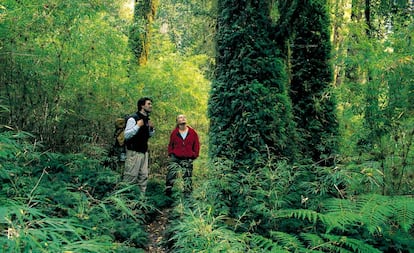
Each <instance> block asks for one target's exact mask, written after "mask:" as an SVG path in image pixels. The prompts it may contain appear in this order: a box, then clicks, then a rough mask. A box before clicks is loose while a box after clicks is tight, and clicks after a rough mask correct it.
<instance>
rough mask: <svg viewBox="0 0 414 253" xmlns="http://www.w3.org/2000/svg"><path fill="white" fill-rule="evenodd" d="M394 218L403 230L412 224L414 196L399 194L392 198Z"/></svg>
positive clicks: (413, 220) (413, 222) (407, 229)
mask: <svg viewBox="0 0 414 253" xmlns="http://www.w3.org/2000/svg"><path fill="white" fill-rule="evenodd" d="M393 207H394V215H395V220H396V221H397V223H398V225H399V226H400V227H401V229H402V230H403V231H404V232H408V231H409V230H410V228H411V227H413V224H414V198H412V197H406V196H399V197H394V198H393Z"/></svg>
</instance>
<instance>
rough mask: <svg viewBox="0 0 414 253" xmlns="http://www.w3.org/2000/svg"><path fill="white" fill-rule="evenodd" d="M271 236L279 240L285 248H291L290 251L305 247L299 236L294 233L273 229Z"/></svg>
mask: <svg viewBox="0 0 414 253" xmlns="http://www.w3.org/2000/svg"><path fill="white" fill-rule="evenodd" d="M270 236H271V238H272V239H274V240H275V241H277V242H279V243H280V244H281V245H282V246H283V247H284V248H286V249H289V250H290V251H296V250H298V249H301V248H305V246H304V245H303V243H302V242H301V241H300V240H299V238H298V237H296V236H294V235H291V234H288V233H284V232H277V231H271V232H270Z"/></svg>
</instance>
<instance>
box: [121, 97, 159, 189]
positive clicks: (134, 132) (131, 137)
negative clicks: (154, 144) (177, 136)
mask: <svg viewBox="0 0 414 253" xmlns="http://www.w3.org/2000/svg"><path fill="white" fill-rule="evenodd" d="M137 108H138V111H137V112H136V113H135V114H133V115H132V116H131V117H130V118H129V119H128V121H127V124H126V127H125V143H126V160H125V171H124V181H126V182H129V183H135V182H136V183H137V184H138V186H139V187H140V189H141V193H142V194H144V193H145V191H146V189H147V181H148V139H149V138H150V137H151V136H152V135H153V134H154V132H155V130H154V126H153V124H152V122H151V120H150V119H149V114H150V113H151V112H152V100H151V99H150V98H148V97H143V98H140V99H139V100H138V102H137Z"/></svg>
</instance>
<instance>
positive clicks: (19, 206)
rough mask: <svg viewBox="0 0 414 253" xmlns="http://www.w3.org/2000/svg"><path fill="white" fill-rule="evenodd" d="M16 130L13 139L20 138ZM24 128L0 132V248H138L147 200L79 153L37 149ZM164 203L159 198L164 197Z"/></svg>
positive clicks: (150, 205) (143, 239) (150, 207)
mask: <svg viewBox="0 0 414 253" xmlns="http://www.w3.org/2000/svg"><path fill="white" fill-rule="evenodd" d="M19 136H20V137H19ZM26 136H27V135H24V134H14V133H12V132H2V133H0V141H1V142H0V143H1V145H0V160H1V166H0V175H1V176H0V181H1V184H0V185H1V187H0V202H1V208H0V214H1V218H0V230H1V231H2V233H1V235H0V241H1V247H2V252H61V251H74V252H124V251H128V250H132V249H135V252H136V251H137V250H138V249H139V248H144V246H145V245H146V243H147V240H148V238H147V233H146V232H145V230H144V226H143V224H144V223H145V222H146V220H147V219H148V218H149V217H151V216H152V215H154V213H155V212H156V207H157V206H160V205H162V204H163V202H162V201H161V200H159V198H160V197H159V196H160V195H161V196H162V190H158V194H155V193H156V191H155V190H154V189H157V188H161V186H156V185H160V183H155V185H154V183H152V182H151V183H150V184H149V187H148V188H149V189H151V190H153V192H154V195H153V196H154V197H153V199H146V198H140V197H139V196H140V194H139V189H138V187H137V186H134V185H125V184H124V183H121V182H120V175H119V174H118V173H116V172H114V171H111V170H109V169H108V168H105V167H103V166H102V165H101V162H100V161H99V160H94V159H93V158H91V157H87V156H85V155H84V154H73V155H63V154H59V153H40V152H39V151H38V150H37V148H36V147H35V146H34V145H30V143H29V142H27V141H24V140H23V139H22V138H26ZM164 205H165V202H164Z"/></svg>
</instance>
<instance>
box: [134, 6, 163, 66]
mask: <svg viewBox="0 0 414 253" xmlns="http://www.w3.org/2000/svg"><path fill="white" fill-rule="evenodd" d="M157 5H158V0H135V5H134V23H133V24H132V26H131V29H130V34H129V45H130V47H131V50H132V52H133V53H134V56H135V59H136V62H137V63H138V64H139V65H145V64H146V63H147V60H148V55H149V46H150V38H151V25H152V22H153V21H154V17H155V13H156V9H157Z"/></svg>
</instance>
